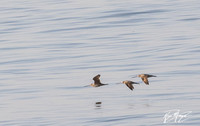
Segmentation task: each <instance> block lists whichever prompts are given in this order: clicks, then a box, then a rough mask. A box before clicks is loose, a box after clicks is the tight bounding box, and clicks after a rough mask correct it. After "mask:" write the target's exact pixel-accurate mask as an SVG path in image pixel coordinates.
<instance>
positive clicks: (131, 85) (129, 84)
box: [122, 80, 139, 90]
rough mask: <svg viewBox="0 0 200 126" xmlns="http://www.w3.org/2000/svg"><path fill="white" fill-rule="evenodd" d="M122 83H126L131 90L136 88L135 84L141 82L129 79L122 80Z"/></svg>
mask: <svg viewBox="0 0 200 126" xmlns="http://www.w3.org/2000/svg"><path fill="white" fill-rule="evenodd" d="M122 83H124V84H126V86H127V87H128V88H129V89H131V90H133V89H134V87H133V84H139V83H136V82H133V81H129V80H126V81H122Z"/></svg>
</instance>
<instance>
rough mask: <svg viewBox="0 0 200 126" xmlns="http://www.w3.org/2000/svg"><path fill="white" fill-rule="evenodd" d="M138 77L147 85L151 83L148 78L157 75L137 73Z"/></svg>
mask: <svg viewBox="0 0 200 126" xmlns="http://www.w3.org/2000/svg"><path fill="white" fill-rule="evenodd" d="M137 77H140V78H141V79H142V80H143V82H144V83H145V84H146V85H149V81H148V79H147V78H149V77H156V76H155V75H150V74H139V75H137Z"/></svg>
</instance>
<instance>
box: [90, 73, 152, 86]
mask: <svg viewBox="0 0 200 126" xmlns="http://www.w3.org/2000/svg"><path fill="white" fill-rule="evenodd" d="M100 76H101V75H100V74H98V75H96V76H95V77H93V80H94V83H92V84H90V86H92V87H100V86H104V85H108V84H102V83H101V81H100ZM135 77H140V78H141V79H142V81H143V82H144V83H145V84H146V85H149V81H148V78H149V77H156V76H155V75H150V74H139V75H137V76H135ZM121 83H123V84H126V86H127V87H128V88H129V89H131V90H133V89H134V87H133V84H139V83H137V82H133V81H130V80H125V81H122V82H121Z"/></svg>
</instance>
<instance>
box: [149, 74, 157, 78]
mask: <svg viewBox="0 0 200 126" xmlns="http://www.w3.org/2000/svg"><path fill="white" fill-rule="evenodd" d="M147 77H156V76H155V75H150V74H147Z"/></svg>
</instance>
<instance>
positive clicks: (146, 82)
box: [142, 77, 149, 85]
mask: <svg viewBox="0 0 200 126" xmlns="http://www.w3.org/2000/svg"><path fill="white" fill-rule="evenodd" d="M142 80H143V81H144V83H145V84H146V85H149V81H148V79H147V77H142Z"/></svg>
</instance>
